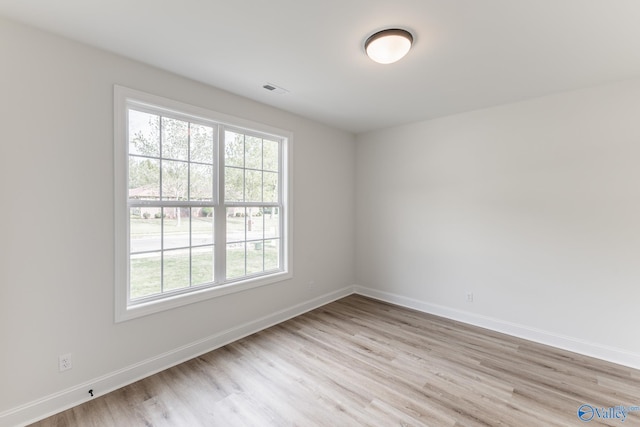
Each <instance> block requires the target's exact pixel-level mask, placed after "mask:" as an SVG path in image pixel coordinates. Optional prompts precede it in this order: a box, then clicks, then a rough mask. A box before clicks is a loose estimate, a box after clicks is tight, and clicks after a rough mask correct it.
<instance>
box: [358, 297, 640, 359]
mask: <svg viewBox="0 0 640 427" xmlns="http://www.w3.org/2000/svg"><path fill="white" fill-rule="evenodd" d="M354 288H355V293H357V294H360V295H363V296H367V297H370V298H375V299H377V300H380V301H385V302H388V303H391V304H396V305H400V306H403V307H407V308H411V309H414V310H418V311H422V312H424V313H429V314H434V315H436V316H440V317H445V318H447V319H452V320H457V321H459V322H463V323H468V324H470V325H474V326H479V327H482V328H486V329H490V330H492V331H496V332H501V333H504V334H508V335H512V336H515V337H518V338H523V339H526V340H529V341H533V342H537V343H540V344H546V345H550V346H552V347H556V348H560V349H563V350H568V351H572V352H574V353H578V354H582V355H585V356H590V357H595V358H597V359H601V360H605V361H608V362H612V363H617V364H619V365H624V366H628V367H630V368H634V369H640V355H638V354H635V353H631V352H628V351H625V350H622V349H618V348H613V347H609V346H606V345H602V344H598V343H593V342H587V341H584V340H581V339H578V338H573V337H568V336H563V335H560V334H556V333H553V332H549V331H543V330H540V329H536V328H532V327H529V326H525V325H519V324H516V323H512V322H507V321H504V320H500V319H496V318H492V317H487V316H482V315H479V314H475V313H470V312H468V311H463V310H457V309H453V308H449V307H445V306H441V305H437V304H431V303H428V302H424V301H419V300H417V299H414V298H408V297H405V296H402V295H397V294H393V293H389V292H384V291H380V290H376V289H370V288H366V287H363V286H355V287H354Z"/></svg>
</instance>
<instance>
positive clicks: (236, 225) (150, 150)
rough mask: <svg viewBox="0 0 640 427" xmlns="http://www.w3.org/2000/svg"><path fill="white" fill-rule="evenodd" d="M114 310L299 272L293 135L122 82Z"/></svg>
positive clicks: (189, 298)
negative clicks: (294, 243) (293, 225)
mask: <svg viewBox="0 0 640 427" xmlns="http://www.w3.org/2000/svg"><path fill="white" fill-rule="evenodd" d="M115 119H116V120H115V138H114V143H115V177H116V179H115V184H116V192H115V197H116V201H115V202H116V203H115V205H116V215H115V216H116V320H117V321H120V320H126V319H129V318H133V317H138V316H141V315H145V314H149V313H152V312H156V311H160V310H164V309H166V308H171V307H176V306H180V305H184V304H188V303H191V302H195V301H199V300H202V299H205V298H211V297H214V296H218V295H222V294H226V293H230V292H236V291H240V290H245V289H248V288H251V287H255V286H261V285H265V284H268V283H273V282H275V281H280V280H284V279H286V278H289V277H290V275H291V271H290V270H291V269H290V262H289V252H290V247H291V245H290V231H289V227H288V224H289V223H290V212H289V209H288V206H289V203H288V194H289V192H288V178H289V173H288V170H289V167H288V159H289V158H290V156H289V151H290V140H291V137H290V135H289V134H288V133H287V132H285V131H281V130H276V129H272V128H266V127H265V126H262V125H258V124H254V123H250V122H247V121H244V120H241V119H236V118H231V117H227V116H222V115H220V114H218V113H214V112H211V111H208V110H203V109H200V108H197V107H193V106H188V105H185V104H181V103H177V102H175V101H170V100H167V99H164V98H159V97H155V96H152V95H148V94H144V93H141V92H137V91H133V90H130V89H126V88H122V87H118V86H116V88H115Z"/></svg>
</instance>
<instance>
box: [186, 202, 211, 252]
mask: <svg viewBox="0 0 640 427" xmlns="http://www.w3.org/2000/svg"><path fill="white" fill-rule="evenodd" d="M213 230H214V228H213V208H212V207H204V208H191V246H200V245H212V244H213Z"/></svg>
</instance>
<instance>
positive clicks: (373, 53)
mask: <svg viewBox="0 0 640 427" xmlns="http://www.w3.org/2000/svg"><path fill="white" fill-rule="evenodd" d="M412 43H413V36H412V35H411V33H410V32H409V31H407V30H401V29H399V28H390V29H387V30H382V31H378V32H377V33H375V34H373V35H372V36H371V37H369V38H368V39H367V41H366V42H364V50H365V51H366V52H367V55H368V56H369V58H371V59H372V60H374V61H375V62H378V63H380V64H391V63H393V62H396V61H398V60H400V59H401V58H402V57H403V56H405V55H406V54H407V53H408V52H409V49H411V44H412Z"/></svg>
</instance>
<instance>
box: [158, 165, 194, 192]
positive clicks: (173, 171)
mask: <svg viewBox="0 0 640 427" xmlns="http://www.w3.org/2000/svg"><path fill="white" fill-rule="evenodd" d="M188 172H189V167H188V166H187V163H185V162H174V161H171V160H163V161H162V200H187V188H188V183H189V175H188Z"/></svg>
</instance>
